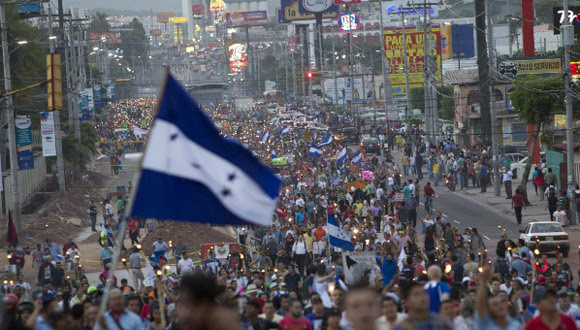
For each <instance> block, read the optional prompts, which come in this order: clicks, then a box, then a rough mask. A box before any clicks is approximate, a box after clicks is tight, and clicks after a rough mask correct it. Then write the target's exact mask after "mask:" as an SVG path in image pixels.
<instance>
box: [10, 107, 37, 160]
mask: <svg viewBox="0 0 580 330" xmlns="http://www.w3.org/2000/svg"><path fill="white" fill-rule="evenodd" d="M15 126H16V150H17V154H18V168H19V169H20V170H32V169H34V150H33V148H32V127H31V121H30V116H17V117H16V121H15Z"/></svg>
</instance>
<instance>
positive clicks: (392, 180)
mask: <svg viewBox="0 0 580 330" xmlns="http://www.w3.org/2000/svg"><path fill="white" fill-rule="evenodd" d="M387 182H388V183H389V186H393V185H394V184H395V180H394V179H393V177H391V176H390V177H388V178H387Z"/></svg>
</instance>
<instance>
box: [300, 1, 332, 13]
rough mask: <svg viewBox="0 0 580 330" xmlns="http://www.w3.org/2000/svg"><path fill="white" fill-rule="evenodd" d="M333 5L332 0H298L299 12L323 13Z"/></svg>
mask: <svg viewBox="0 0 580 330" xmlns="http://www.w3.org/2000/svg"><path fill="white" fill-rule="evenodd" d="M332 7H335V6H334V0H300V12H301V13H323V12H325V11H327V10H329V9H330V8H332Z"/></svg>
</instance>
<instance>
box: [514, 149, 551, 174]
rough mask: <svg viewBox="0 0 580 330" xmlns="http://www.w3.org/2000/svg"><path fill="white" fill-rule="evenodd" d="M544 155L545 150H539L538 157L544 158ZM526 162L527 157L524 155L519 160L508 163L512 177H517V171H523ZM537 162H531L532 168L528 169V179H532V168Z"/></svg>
mask: <svg viewBox="0 0 580 330" xmlns="http://www.w3.org/2000/svg"><path fill="white" fill-rule="evenodd" d="M545 156H546V153H545V152H540V159H541V158H544V157H545ZM527 162H528V157H527V156H526V157H524V158H522V159H520V160H519V161H516V162H512V163H511V165H510V171H512V173H513V174H514V177H513V178H514V179H517V178H518V173H524V170H525V169H526V164H527ZM537 165H538V164H532V168H531V170H530V176H529V177H528V179H529V180H532V174H533V173H534V168H535V167H536V166H537Z"/></svg>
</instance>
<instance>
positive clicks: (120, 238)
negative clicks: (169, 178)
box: [97, 69, 169, 329]
mask: <svg viewBox="0 0 580 330" xmlns="http://www.w3.org/2000/svg"><path fill="white" fill-rule="evenodd" d="M168 78H169V69H167V70H166V71H165V75H164V77H163V82H162V84H161V87H160V89H159V94H158V96H157V108H156V109H155V114H157V112H158V111H159V105H160V104H161V97H162V95H163V93H162V92H163V91H164V90H165V87H166V85H167V79H168ZM154 125H155V122H153V124H152V127H151V129H153V126H154ZM147 146H148V143H146V144H145V148H143V156H145V154H146V153H147ZM142 164H143V157H141V162H140V164H139V167H138V171H137V172H136V173H135V174H134V175H133V178H134V179H133V181H134V182H135V186H134V187H133V189H132V190H131V196H130V198H129V200H128V202H127V207H126V208H125V217H124V218H125V219H127V218H129V217H130V216H131V213H132V211H133V205H134V199H135V194H136V192H137V190H138V189H139V181H140V179H141V166H142ZM126 230H127V220H123V221H121V226H120V227H119V231H118V232H117V245H116V246H115V250H114V252H113V261H112V262H111V269H109V274H112V276H109V278H107V283H106V287H105V292H104V293H103V300H102V301H101V305H100V306H99V314H98V315H97V320H100V319H101V318H102V317H103V316H104V315H105V310H106V309H107V303H108V300H109V293H110V292H111V288H112V287H113V278H114V276H115V266H116V264H117V263H118V262H119V257H120V256H121V246H123V241H124V240H125V231H126ZM162 312H163V311H162ZM97 324H98V329H103V326H102V325H101V324H100V323H99V322H98V321H97Z"/></svg>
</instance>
